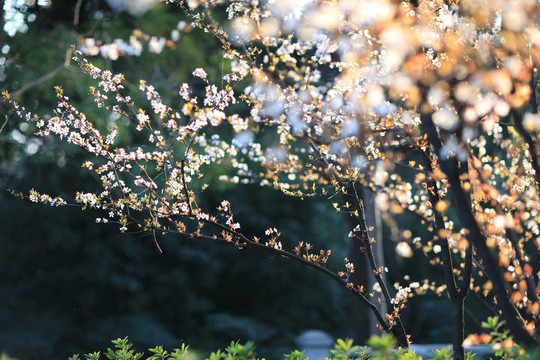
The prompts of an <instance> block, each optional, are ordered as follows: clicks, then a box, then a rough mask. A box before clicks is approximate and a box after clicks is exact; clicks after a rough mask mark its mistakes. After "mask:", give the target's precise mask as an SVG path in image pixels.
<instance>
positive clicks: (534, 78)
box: [14, 0, 540, 359]
mask: <svg viewBox="0 0 540 360" xmlns="http://www.w3.org/2000/svg"><path fill="white" fill-rule="evenodd" d="M165 2H166V3H169V4H171V5H178V6H180V8H181V9H183V10H184V11H185V13H186V14H187V16H189V17H190V20H191V24H190V25H189V27H188V26H187V25H186V24H183V25H182V26H178V28H177V29H176V31H183V32H186V33H187V32H188V30H189V31H195V30H193V29H199V30H202V31H204V32H205V33H207V34H208V36H209V37H213V38H215V39H217V42H218V43H219V47H220V48H219V49H218V51H219V52H220V53H222V54H223V62H224V63H226V66H223V73H221V72H220V73H219V74H217V73H216V72H215V71H213V72H212V71H210V69H203V68H194V69H193V70H192V72H191V74H188V75H189V77H188V78H189V79H190V80H189V81H187V82H186V83H184V84H175V86H174V88H175V89H176V90H175V92H176V94H177V95H178V96H177V98H176V99H175V100H174V101H172V102H171V104H166V103H165V101H164V100H163V98H162V96H161V94H160V93H159V92H158V91H157V90H156V88H155V87H154V86H153V85H152V84H150V83H147V82H146V81H144V80H141V81H140V82H139V81H138V79H128V81H129V83H130V84H137V83H139V91H140V95H141V96H140V97H139V98H140V99H142V100H140V99H139V100H137V103H135V100H134V99H131V98H130V97H129V96H127V95H125V89H124V86H125V84H126V80H125V79H124V76H123V75H121V74H114V73H113V72H111V71H109V70H103V69H100V68H98V67H97V66H95V65H93V64H92V62H91V60H89V59H87V58H85V56H90V55H96V54H98V53H99V54H101V55H102V56H104V57H108V58H109V59H110V60H112V61H114V60H116V58H117V57H119V56H129V55H130V54H128V53H114V54H111V52H110V51H109V52H108V51H100V49H99V48H98V47H99V46H98V45H97V43H96V42H92V41H90V42H89V41H88V40H87V39H85V40H84V43H82V44H81V49H78V50H77V51H76V52H75V57H74V61H76V62H77V63H78V64H79V66H80V68H81V69H82V71H84V72H85V73H87V74H88V75H89V76H90V77H92V78H93V79H95V80H96V86H94V87H93V88H92V89H91V91H90V96H92V97H93V99H94V101H95V104H96V106H97V107H99V108H101V109H102V110H103V111H104V113H109V114H110V113H114V114H115V115H116V116H118V117H119V118H122V119H124V120H126V121H128V122H129V124H130V125H129V126H131V127H130V130H132V131H136V132H138V135H140V137H139V138H141V139H145V141H144V142H141V143H140V144H132V146H130V147H129V148H123V147H120V146H117V145H115V144H116V141H115V138H116V136H117V133H116V132H115V131H116V130H115V129H113V130H110V129H97V128H96V127H95V126H94V124H93V123H92V120H91V119H87V118H86V116H85V115H84V114H83V113H81V112H80V111H79V110H77V107H76V104H74V103H73V102H72V100H70V98H69V94H64V93H63V92H62V90H61V88H58V89H57V94H58V101H59V102H58V107H57V109H56V110H55V112H54V116H52V117H50V118H45V117H43V118H41V117H39V116H35V117H34V116H33V115H32V114H30V113H28V112H27V111H26V110H25V109H24V108H23V107H22V106H21V105H18V104H14V106H16V108H17V111H18V113H19V115H20V116H21V117H22V118H23V119H25V120H26V121H29V122H34V123H35V125H36V126H37V128H38V134H39V135H42V136H56V137H58V138H59V139H61V140H63V141H65V142H68V143H72V144H74V145H77V146H79V147H81V148H82V149H84V150H85V151H86V152H87V153H88V155H89V156H88V159H85V162H84V163H83V166H84V167H85V168H86V169H87V170H88V171H90V172H92V173H93V174H94V175H95V176H96V177H97V178H98V179H100V181H101V185H102V189H101V191H99V192H96V193H91V192H87V191H85V190H84V189H81V190H80V192H78V193H77V194H76V195H75V197H74V202H75V203H76V204H78V205H79V206H80V207H82V208H83V209H84V208H96V209H100V210H102V211H103V215H102V216H100V217H99V218H98V219H96V221H97V222H101V223H105V222H107V223H116V224H117V225H118V227H119V229H120V231H126V230H128V229H130V228H134V229H139V230H144V231H147V232H149V233H151V234H152V236H153V238H154V240H155V242H156V245H157V246H158V247H159V245H158V238H159V235H160V234H161V233H171V234H177V235H179V236H182V237H187V238H197V239H207V240H215V241H221V242H225V243H228V244H231V245H233V246H236V247H237V248H239V249H243V248H248V247H252V248H258V249H262V250H265V251H269V252H271V253H273V254H276V255H280V256H279V257H286V258H289V259H292V260H294V261H298V262H300V263H302V264H304V265H306V266H307V267H311V268H315V269H316V270H318V271H320V272H322V273H324V274H326V275H327V276H329V277H330V278H332V279H334V280H335V281H337V282H339V283H340V284H342V285H343V286H344V287H345V288H346V289H348V290H349V291H350V292H351V293H353V294H354V295H355V296H356V297H358V298H359V299H360V300H361V301H362V302H363V303H364V304H365V305H367V306H368V308H369V309H371V310H372V311H373V312H374V314H375V318H376V319H377V322H378V325H379V327H380V328H381V329H383V330H385V331H387V332H391V333H393V334H394V335H395V336H396V338H397V339H398V343H399V344H400V345H402V346H407V345H408V343H409V338H408V336H407V329H405V328H404V325H403V323H402V321H401V318H400V315H401V312H402V310H403V308H404V307H405V306H406V304H407V302H408V301H411V298H412V297H414V296H417V295H418V294H423V293H428V292H430V293H434V294H437V295H441V294H444V296H447V297H449V298H450V303H451V305H449V306H451V307H452V312H453V313H454V314H457V315H454V316H455V318H454V319H453V321H455V323H456V324H458V325H456V327H455V328H457V329H458V330H456V331H455V333H454V334H453V335H454V340H453V341H454V356H455V358H457V359H463V356H464V355H463V346H462V344H463V339H464V337H465V335H464V333H463V321H464V315H463V313H464V304H465V299H466V297H467V295H468V293H469V292H470V291H476V293H477V295H478V296H479V297H481V298H482V301H483V302H485V303H486V304H490V306H491V305H492V306H493V308H494V309H496V310H495V311H496V312H497V313H498V314H499V315H500V316H501V318H504V320H505V321H506V326H507V327H508V329H509V330H510V332H511V333H512V334H513V336H514V338H515V340H516V341H517V342H520V343H523V344H525V345H529V346H530V345H533V344H538V341H539V331H540V330H539V329H540V324H539V323H538V322H539V314H538V309H539V306H540V305H539V304H540V303H539V299H538V294H539V292H540V291H539V290H540V288H539V285H538V284H539V282H538V277H539V275H540V273H539V272H540V267H539V264H540V259H539V257H538V253H539V250H540V249H539V245H540V241H539V240H538V239H539V235H540V225H539V224H540V197H539V191H540V162H539V156H540V152H539V145H538V141H539V140H540V138H539V134H540V120H539V119H540V116H539V114H538V99H539V98H540V96H539V94H538V77H539V74H538V70H537V69H538V66H539V65H540V64H539V63H538V61H539V59H540V55H539V54H540V50H539V49H540V32H539V31H538V29H537V24H538V23H539V22H540V5H539V3H538V2H537V1H533V0H529V1H527V0H515V1H503V0H497V1H487V0H481V1H472V0H471V1H440V0H431V1H425V0H421V1H418V2H413V1H411V2H399V1H390V0H365V1H356V0H342V1H339V0H336V1H308V0H303V1H280V0H269V1H255V0H253V1H228V2H224V1H187V2H184V1H179V0H174V1H173V0H169V1H165ZM217 14H219V16H215V15H217ZM216 19H227V20H221V22H220V21H218V20H216ZM146 38H147V37H146ZM140 39H141V40H140V41H143V40H144V39H145V36H140ZM132 40H133V43H135V40H137V41H139V38H137V39H132ZM154 42H155V43H154V44H153V45H152V46H151V47H150V48H149V50H148V51H152V50H151V49H155V47H156V46H157V45H159V44H160V43H162V44H163V46H169V45H170V44H171V43H174V39H170V40H169V39H165V40H163V41H161V42H160V41H159V40H154ZM89 44H91V45H92V46H89ZM167 44H169V45H167ZM105 45H107V44H102V45H101V46H105ZM109 45H110V44H109ZM139 45H140V44H139ZM140 46H141V47H140V48H141V49H143V48H145V46H146V45H145V44H142V45H140ZM148 46H150V44H148ZM171 46H172V45H171ZM201 84H202V85H201ZM139 102H140V103H139ZM120 124H121V123H120V122H118V125H117V126H122V125H120ZM209 169H219V171H220V174H221V175H220V177H219V179H220V180H222V181H226V182H230V183H232V184H236V186H241V184H248V183H249V184H259V185H260V186H266V187H270V188H273V189H275V190H276V191H281V192H283V193H285V194H287V195H290V196H294V197H298V198H300V199H303V198H307V197H310V198H311V197H316V198H319V199H320V200H321V202H323V203H325V204H326V205H327V206H329V207H330V208H333V209H335V210H336V211H338V212H339V213H341V214H343V216H345V217H346V218H347V219H349V220H350V224H351V228H349V229H335V233H336V236H337V237H340V238H343V239H347V240H344V241H350V242H351V243H353V244H355V246H356V247H357V249H356V250H357V251H359V252H360V253H361V255H362V258H363V261H364V263H356V264H355V263H353V262H352V261H350V260H349V259H345V262H344V263H343V264H342V265H341V268H339V269H333V268H330V265H329V264H331V262H329V261H328V259H329V258H331V257H332V256H334V255H332V252H331V250H330V249H315V248H313V246H312V245H311V244H309V243H306V242H301V243H299V244H292V243H291V242H290V241H289V240H288V239H287V234H286V233H281V231H278V230H277V228H276V227H277V226H278V225H279V224H268V228H267V229H268V230H266V232H265V233H264V234H248V233H246V232H244V229H243V228H242V223H241V222H239V221H238V220H237V218H236V217H235V216H234V211H233V210H234V206H235V205H234V204H232V203H229V202H228V201H227V200H225V199H224V200H223V201H222V202H221V203H220V206H219V207H217V208H216V209H208V208H202V207H200V206H199V205H198V204H199V202H198V201H197V199H198V197H199V196H200V194H201V192H203V191H211V190H212V187H213V186H214V184H212V183H211V182H210V181H209V180H208V178H207V177H206V176H205V174H206V173H207V171H209ZM369 194H370V195H369ZM368 195H369V197H368ZM28 198H29V199H30V200H31V201H33V202H42V203H46V204H50V205H64V204H66V203H67V202H68V201H67V200H63V199H62V198H59V197H55V196H52V195H51V196H49V195H44V194H41V193H39V189H35V190H34V189H32V190H31V191H30V193H29V195H28ZM366 198H369V199H371V200H366ZM366 213H369V214H371V213H373V214H376V215H377V216H378V218H380V219H381V221H383V222H384V226H386V230H387V231H385V232H384V233H385V236H386V238H384V240H381V237H378V236H375V235H374V234H375V233H376V232H378V231H380V232H382V229H370V225H368V223H367V221H366ZM410 219H414V220H410ZM274 225H275V226H276V227H274ZM386 234H388V235H386ZM347 235H348V236H347ZM377 241H385V242H386V243H387V244H386V245H387V247H389V248H391V249H392V250H393V251H394V252H395V255H396V256H397V257H398V258H399V261H404V260H407V259H409V258H413V259H414V258H415V257H417V256H424V255H425V256H427V258H428V259H429V263H431V264H432V265H433V266H435V267H436V268H437V269H439V270H442V273H443V274H444V281H443V282H441V283H436V282H434V281H431V280H429V281H428V279H410V277H409V275H408V274H399V277H400V278H402V279H403V280H402V281H403V283H396V284H394V286H393V287H390V286H388V285H387V284H386V280H385V276H384V274H385V272H386V271H392V269H387V268H386V267H385V266H384V265H383V264H379V263H377V260H376V257H375V256H374V250H373V249H374V244H376V243H377ZM366 266H367V267H368V268H369V271H368V273H369V275H370V276H372V278H373V283H374V284H376V285H375V286H374V287H373V286H371V287H370V286H369V285H368V284H357V283H354V282H353V278H354V277H353V276H352V274H353V273H354V272H358V271H360V269H362V271H365V269H364V267H366ZM421 283H422V284H424V285H425V286H424V285H422V286H420V285H419V284H421ZM471 289H472V290H471ZM379 302H380V303H382V302H384V303H385V304H386V306H387V308H386V309H387V310H385V311H382V310H380V308H379V307H378V305H377V303H379ZM459 324H461V327H460V326H459ZM459 329H461V330H459ZM473 338H474V337H470V339H473ZM474 339H476V338H474ZM471 341H472V340H471ZM475 341H476V340H475ZM508 344H509V343H506V344H505V346H506V345H508Z"/></svg>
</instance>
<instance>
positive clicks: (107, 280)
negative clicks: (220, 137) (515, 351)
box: [0, 0, 483, 360]
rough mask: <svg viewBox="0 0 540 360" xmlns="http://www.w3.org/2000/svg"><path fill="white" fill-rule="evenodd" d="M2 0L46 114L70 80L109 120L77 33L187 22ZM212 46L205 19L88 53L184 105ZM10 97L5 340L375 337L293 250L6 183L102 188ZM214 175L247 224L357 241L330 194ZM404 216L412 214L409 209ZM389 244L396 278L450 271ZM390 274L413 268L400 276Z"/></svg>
mask: <svg viewBox="0 0 540 360" xmlns="http://www.w3.org/2000/svg"><path fill="white" fill-rule="evenodd" d="M0 3H1V4H2V6H1V8H2V14H1V15H2V16H0V18H1V19H2V20H1V21H2V28H3V29H4V30H3V31H1V32H0V51H1V54H0V89H1V90H2V91H4V90H7V91H9V92H10V93H11V94H12V96H13V97H14V98H15V100H17V101H19V102H20V103H21V104H23V105H24V106H26V107H28V108H29V109H31V110H32V111H34V112H36V113H38V114H41V115H46V114H51V113H52V109H54V108H55V106H56V98H55V93H54V90H53V87H54V85H59V84H60V85H62V86H63V88H64V92H65V94H66V95H68V96H69V97H70V99H71V100H72V102H73V103H75V104H77V106H78V108H79V109H80V110H82V111H83V112H85V113H86V115H87V117H88V118H89V119H92V121H95V122H96V123H97V124H100V126H108V124H110V122H111V121H110V120H111V119H110V118H109V115H107V113H104V112H102V111H98V109H97V107H95V105H94V104H93V99H92V98H91V97H89V96H88V86H89V85H90V84H91V80H90V79H89V78H88V77H87V76H86V75H84V74H82V73H81V72H80V71H79V70H78V68H77V67H76V65H74V64H73V63H71V65H67V66H66V55H69V49H70V46H71V45H72V44H75V45H80V44H82V43H83V42H84V39H86V38H95V39H99V40H101V41H103V42H111V41H112V40H114V39H124V40H125V41H128V39H129V37H130V35H132V34H133V32H134V31H142V32H144V33H145V34H149V35H150V36H155V37H156V38H160V37H164V38H167V39H170V38H171V36H172V37H174V36H176V35H174V34H172V33H171V31H172V30H174V29H175V28H178V24H179V23H181V22H182V21H185V22H186V23H187V24H189V20H188V19H186V18H185V17H184V15H183V13H182V12H181V11H180V10H178V9H176V8H175V7H173V6H165V5H163V4H158V5H156V4H155V2H154V1H138V2H137V1H133V2H130V1H109V2H105V1H98V0H79V1H68V0H65V1H57V0H55V1H52V2H47V1H21V0H11V1H9V0H5V1H0ZM135 3H138V4H139V5H140V6H139V7H136V6H134V5H133V4H135ZM154 5H155V6H154ZM216 49H219V45H218V43H217V41H216V40H215V39H213V38H212V37H211V36H209V35H208V34H205V33H203V32H202V31H199V30H193V31H190V32H183V33H182V35H181V36H180V37H179V38H178V39H177V41H175V42H174V43H173V44H168V45H167V46H164V47H163V48H162V49H159V51H155V52H148V51H144V52H142V53H141V54H140V55H139V56H126V57H120V58H119V59H118V60H116V61H112V60H110V59H109V60H106V59H104V58H102V57H100V56H96V57H92V58H91V60H92V61H93V62H94V63H95V64H96V65H98V66H101V67H102V68H105V67H106V68H109V69H112V70H113V71H115V72H121V73H123V74H124V75H125V77H126V79H127V82H126V83H127V87H128V89H129V88H130V86H131V87H132V88H133V89H136V88H137V86H138V80H139V79H145V80H146V81H147V82H148V83H150V84H153V85H155V86H156V88H158V90H160V92H161V94H162V97H163V100H164V103H168V104H170V105H171V106H173V107H174V106H175V105H176V104H178V103H179V102H178V100H177V99H176V96H177V91H178V88H179V86H180V84H181V83H182V82H186V81H188V80H189V76H190V74H191V72H192V71H193V69H194V68H195V67H203V68H204V69H205V70H206V71H207V72H208V73H209V77H210V78H214V79H215V78H219V76H220V74H221V69H222V56H221V55H222V54H221V52H220V51H216ZM134 96H135V95H134ZM1 112H2V116H1V117H0V126H2V127H1V129H2V130H1V131H0V189H1V192H0V229H1V231H0V354H2V353H3V354H4V356H8V357H12V358H19V359H28V360H31V359H44V358H48V359H66V358H67V357H68V356H70V355H72V354H74V353H83V352H90V351H95V350H105V349H106V347H107V346H110V340H111V339H116V338H118V337H125V336H129V338H130V340H131V341H132V342H134V343H135V345H136V348H137V349H145V348H148V347H153V346H156V345H163V346H165V347H167V348H170V349H172V348H173V347H179V346H180V344H181V343H182V342H186V343H187V344H189V345H190V346H191V347H192V348H193V349H197V350H199V351H201V352H202V353H205V352H208V351H211V350H216V349H217V348H222V347H224V346H227V345H228V344H229V343H230V341H232V340H235V341H236V340H241V341H247V340H254V341H255V342H256V345H257V349H258V354H259V355H260V356H264V357H266V358H269V359H277V358H280V357H281V356H282V354H283V353H285V352H288V351H291V350H292V349H293V348H294V347H295V346H296V345H295V344H294V337H295V336H297V335H298V334H300V333H301V332H302V331H304V330H307V329H321V330H324V331H326V332H328V333H329V334H331V335H332V336H333V337H335V338H337V337H354V338H355V339H356V341H357V342H358V343H363V342H364V341H365V339H366V338H367V337H368V336H369V332H368V331H367V330H366V329H368V328H369V323H368V321H369V320H368V315H367V312H366V311H365V309H364V308H363V307H362V306H361V304H360V305H359V304H358V302H357V301H355V300H354V299H353V298H352V297H351V296H349V295H348V294H347V293H346V292H345V291H343V289H341V288H339V287H338V286H337V285H336V284H334V283H333V282H332V281H331V280H330V279H327V278H325V277H323V276H322V275H320V274H318V273H316V272H314V271H312V270H310V269H306V268H303V267H302V266H299V265H298V264H295V263H293V262H290V261H286V260H284V259H280V258H274V257H271V256H269V255H268V254H265V253H260V252H256V251H250V250H243V251H239V250H237V249H234V248H232V247H227V246H223V245H219V244H214V243H210V242H204V241H202V242H201V241H193V240H189V239H183V238H178V237H172V236H167V237H162V238H160V239H159V242H160V245H161V247H162V249H163V254H159V252H158V251H157V249H156V247H155V245H154V243H153V239H152V238H151V237H150V236H148V235H145V234H141V233H127V234H120V233H119V232H118V230H117V226H115V225H103V224H96V223H95V218H96V216H97V215H98V213H92V211H84V212H82V211H79V210H78V209H74V208H49V207H45V206H42V205H36V204H33V203H30V202H29V201H26V200H22V199H19V198H18V197H16V196H14V195H13V194H12V193H10V190H12V191H14V192H16V193H17V192H25V193H26V192H27V191H28V190H29V189H31V188H36V189H37V190H39V191H40V192H43V193H49V194H57V195H60V196H62V197H63V198H64V199H73V194H74V193H75V192H76V191H79V190H82V189H87V190H92V189H97V188H98V186H99V183H98V181H96V179H94V178H93V177H92V176H91V175H89V174H88V173H87V172H86V171H85V170H84V169H81V162H82V161H83V159H85V157H84V154H83V153H81V152H80V151H79V150H78V149H77V148H74V147H69V146H66V145H65V144H59V143H57V142H56V141H55V140H53V139H50V138H34V137H32V136H31V131H32V129H31V128H29V127H28V125H27V124H25V123H22V122H21V121H20V120H19V119H18V118H17V117H16V116H15V115H14V114H13V109H12V108H11V107H10V106H9V105H8V104H2V108H1ZM133 136H134V135H133V134H130V133H128V132H122V131H121V132H120V137H119V139H120V141H121V142H123V143H125V144H129V143H134V142H137V139H135V138H133ZM206 175H207V176H214V174H211V173H210V174H206ZM216 177H217V175H216ZM213 184H214V185H213V186H212V187H211V189H209V190H207V191H206V192H205V193H204V195H203V197H202V198H201V200H200V201H202V202H203V203H199V205H201V207H203V208H204V207H208V208H210V207H215V206H217V204H219V203H220V202H221V200H223V199H228V200H229V201H230V202H231V204H233V209H234V210H235V219H236V220H237V221H239V222H240V223H242V228H243V230H244V231H245V233H247V234H261V233H263V232H264V230H265V229H267V228H268V227H270V226H272V227H273V226H275V227H277V228H278V229H279V230H280V231H281V232H282V233H283V234H284V238H285V237H286V239H287V243H288V244H289V245H292V244H295V243H297V242H298V241H308V242H310V243H312V244H314V245H315V246H316V247H318V248H320V247H322V248H331V249H333V257H332V258H333V260H332V261H334V262H333V263H330V264H329V266H330V267H332V266H340V267H341V266H342V265H343V264H342V261H343V258H344V257H346V256H349V257H351V256H354V252H353V253H352V254H351V249H352V248H353V244H351V243H349V242H348V241H349V240H348V238H347V234H348V231H349V230H350V229H349V225H348V223H347V220H346V219H345V218H343V217H342V216H340V215H339V214H337V213H336V212H335V211H334V210H333V209H332V207H331V206H329V205H330V204H329V203H327V202H321V201H316V200H304V201H300V200H299V199H296V198H291V197H286V196H285V195H281V194H276V192H275V191H272V190H269V189H266V188H261V187H257V186H251V185H242V186H238V185H234V186H231V185H228V184H224V183H220V182H217V181H215V182H213ZM400 221H403V222H409V223H410V222H413V223H414V219H408V218H407V217H406V216H404V217H403V219H400ZM419 227H420V225H419ZM381 231H382V234H383V237H384V236H385V235H384V234H385V230H384V229H382V230H381ZM418 231H421V230H418ZM391 245H392V244H390V248H389V249H384V256H385V261H386V264H387V265H386V266H388V267H389V268H391V269H392V270H393V272H392V273H391V274H389V280H390V283H393V282H394V281H398V280H399V281H402V280H403V274H408V275H409V277H410V281H421V279H423V278H425V277H426V274H433V279H434V280H435V281H438V282H439V283H442V273H441V271H440V269H437V268H435V269H433V268H432V267H431V266H430V265H429V259H425V258H424V257H422V256H415V257H414V258H413V259H402V258H399V257H397V256H396V255H395V253H394V250H393V249H392V247H391ZM392 274H401V276H400V278H399V279H393V278H392ZM358 276H359V279H360V281H365V276H366V275H365V274H362V273H361V272H360V271H359V274H358ZM363 278H364V280H362V279H363ZM448 304H449V302H448V300H447V299H446V298H445V297H444V296H443V297H438V296H436V295H427V296H423V297H417V298H413V299H412V300H411V301H410V302H409V303H408V306H407V309H406V310H405V312H404V320H405V324H406V326H407V329H408V331H409V332H410V333H411V334H412V336H413V340H415V341H417V342H449V341H450V340H451V335H450V326H449V312H448ZM469 305H470V306H468V309H469V313H468V314H467V315H466V316H467V320H468V323H469V324H471V325H470V326H471V329H468V330H470V331H471V330H475V331H476V330H478V328H479V323H478V322H479V320H478V318H481V314H482V311H483V310H481V309H480V307H479V306H478V305H477V304H476V303H475V302H474V300H470V304H469ZM446 314H448V318H446ZM475 326H476V327H475Z"/></svg>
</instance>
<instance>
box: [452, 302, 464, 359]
mask: <svg viewBox="0 0 540 360" xmlns="http://www.w3.org/2000/svg"><path fill="white" fill-rule="evenodd" d="M451 300H452V350H453V351H454V360H463V359H465V350H464V349H463V338H464V327H465V318H464V306H465V298H464V297H462V296H458V297H456V298H454V299H451Z"/></svg>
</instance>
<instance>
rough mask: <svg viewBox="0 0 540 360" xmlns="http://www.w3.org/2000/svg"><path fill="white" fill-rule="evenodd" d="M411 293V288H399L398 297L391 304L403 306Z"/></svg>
mask: <svg viewBox="0 0 540 360" xmlns="http://www.w3.org/2000/svg"><path fill="white" fill-rule="evenodd" d="M410 292H411V288H410V287H408V286H407V287H401V286H400V287H399V289H398V292H397V294H396V297H394V298H393V299H391V300H390V303H391V304H392V305H399V304H401V303H402V302H403V301H404V300H405V299H407V297H408V296H409V293H410Z"/></svg>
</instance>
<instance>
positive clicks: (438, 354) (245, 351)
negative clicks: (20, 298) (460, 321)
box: [69, 319, 540, 360]
mask: <svg viewBox="0 0 540 360" xmlns="http://www.w3.org/2000/svg"><path fill="white" fill-rule="evenodd" d="M496 320H497V319H495V320H490V321H496ZM495 332H497V331H495ZM497 333H498V332H497ZM112 343H113V344H114V349H111V348H109V349H107V352H106V353H105V354H104V355H105V357H106V358H107V359H109V360H139V359H145V360H158V359H159V360H202V359H206V360H258V359H260V358H258V357H257V354H256V352H255V344H254V343H253V342H251V341H248V342H246V343H245V344H241V343H240V342H234V341H233V342H231V344H230V345H229V346H228V347H226V348H225V349H224V350H217V351H216V352H212V353H211V354H210V355H209V356H208V357H206V358H205V357H203V356H202V355H201V354H200V353H197V352H196V351H191V350H189V347H188V346H187V345H186V344H182V345H181V347H180V348H176V349H174V350H173V351H172V352H170V353H169V352H167V351H166V350H164V349H163V347H161V346H156V347H155V348H151V349H148V352H149V355H148V356H147V357H145V356H146V355H145V354H144V353H141V352H135V351H133V350H132V344H131V343H130V342H129V341H128V338H127V337H126V338H124V339H116V340H113V341H112ZM396 344H397V341H396V339H395V338H394V337H393V336H392V335H390V334H384V335H381V336H377V335H373V336H372V337H371V338H370V339H369V340H368V345H369V346H364V347H359V346H355V345H353V340H352V339H345V340H343V339H338V340H337V341H336V343H335V345H334V349H333V350H331V351H330V356H329V357H326V358H325V359H324V360H349V359H355V360H422V357H420V356H418V355H416V353H415V352H414V351H412V350H410V349H403V348H397V349H396V348H395V346H396ZM537 355H540V352H539V351H538V350H537V351H534V352H532V353H530V354H528V355H525V354H523V355H515V356H514V355H511V353H509V352H507V351H504V350H503V351H501V352H498V353H497V359H499V358H501V359H505V360H534V359H537V357H536V356H537ZM84 358H85V359H86V360H100V359H102V357H101V353H100V352H93V353H88V354H86V355H84ZM474 358H475V354H474V353H472V352H468V353H466V354H465V359H466V360H472V359H474ZM283 359H284V360H309V359H308V357H306V356H305V355H304V352H303V351H300V350H294V351H292V352H290V353H288V354H284V355H283ZM429 359H430V360H451V359H453V357H452V352H451V350H450V349H448V348H443V349H440V350H434V351H433V355H432V357H430V358H429ZM69 360H81V358H80V356H79V355H74V356H72V357H70V358H69ZM311 360H316V359H311Z"/></svg>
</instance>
